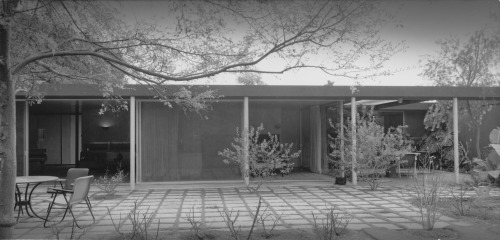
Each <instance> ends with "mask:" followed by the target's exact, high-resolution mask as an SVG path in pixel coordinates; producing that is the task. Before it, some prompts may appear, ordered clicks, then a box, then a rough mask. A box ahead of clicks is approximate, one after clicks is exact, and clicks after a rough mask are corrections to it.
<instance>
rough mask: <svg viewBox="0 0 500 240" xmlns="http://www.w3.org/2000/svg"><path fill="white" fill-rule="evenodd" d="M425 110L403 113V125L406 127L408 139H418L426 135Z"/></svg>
mask: <svg viewBox="0 0 500 240" xmlns="http://www.w3.org/2000/svg"><path fill="white" fill-rule="evenodd" d="M426 113H427V111H426V110H415V111H405V112H404V114H405V117H404V118H405V125H407V126H408V128H407V131H408V133H409V134H410V137H417V138H420V137H422V136H424V135H425V134H426V131H425V126H424V118H425V115H426Z"/></svg>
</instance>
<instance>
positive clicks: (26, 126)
mask: <svg viewBox="0 0 500 240" xmlns="http://www.w3.org/2000/svg"><path fill="white" fill-rule="evenodd" d="M178 88H180V86H172V89H173V91H175V89H178ZM206 88H207V87H206V86H193V87H191V88H190V90H192V91H198V90H199V91H202V90H206ZM209 88H210V89H212V90H216V91H217V94H219V95H222V96H223V97H222V98H219V99H218V100H217V101H214V102H213V103H212V104H211V110H210V111H207V112H203V113H193V112H189V111H184V110H182V109H181V108H179V107H178V106H176V105H173V107H172V108H171V107H168V106H165V104H163V103H161V102H159V101H158V100H156V99H155V98H153V93H152V92H151V91H150V90H149V89H147V87H145V86H142V85H127V86H126V87H125V88H124V89H121V90H119V91H117V92H116V94H118V95H120V96H121V97H122V98H123V99H124V100H127V101H128V111H126V110H125V111H120V112H115V113H113V112H106V113H104V114H102V115H100V114H99V109H100V108H101V104H102V102H103V97H102V93H101V92H100V91H99V90H98V89H97V87H96V86H92V85H58V86H56V87H51V86H49V87H47V95H46V97H45V99H44V101H43V102H42V103H41V104H31V105H30V104H29V103H28V102H27V101H26V98H25V96H24V95H18V96H17V103H16V104H17V105H16V107H17V166H18V171H17V173H18V175H37V174H44V173H43V172H44V171H45V175H46V173H47V172H50V169H51V168H57V167H58V166H80V167H88V168H90V169H93V170H95V171H99V170H101V171H103V170H104V169H106V168H116V167H117V166H121V167H122V168H123V169H126V170H127V171H129V173H130V184H131V186H132V187H133V186H135V184H136V183H145V182H163V181H189V180H203V181H205V180H231V179H240V178H241V177H240V176H239V173H238V171H235V169H234V168H232V167H231V166H229V165H226V164H224V163H223V161H222V157H220V156H219V155H218V152H219V151H222V150H223V149H225V148H228V147H230V143H231V141H232V140H233V138H234V137H235V136H236V129H237V128H239V129H242V128H243V127H245V126H258V125H260V124H261V123H262V124H263V125H264V128H265V131H266V132H271V133H272V134H276V135H277V136H278V137H279V139H280V141H281V142H286V143H294V148H295V149H296V150H298V149H300V150H301V151H302V154H301V156H300V157H299V158H297V159H293V161H294V163H295V167H296V168H303V169H307V170H309V171H312V172H319V173H321V172H325V171H326V170H327V168H328V157H327V154H328V134H332V133H333V132H334V131H333V130H332V129H331V127H330V125H329V120H331V121H332V122H333V123H338V122H340V121H346V120H347V121H348V118H347V117H350V116H346V117H342V116H343V111H344V110H343V109H353V110H355V109H356V108H355V106H356V105H359V104H368V105H375V109H376V111H378V112H379V114H380V116H382V122H383V124H384V126H385V127H389V126H398V125H408V132H409V134H410V135H411V136H412V137H421V136H422V135H423V134H424V133H425V129H424V126H423V119H424V116H425V114H426V111H427V109H428V107H429V106H430V104H431V103H429V102H426V101H429V100H443V99H444V100H453V99H455V100H457V101H460V100H466V99H470V100H477V99H487V100H498V99H500V88H499V87H492V88H464V87H402V86H362V87H357V90H356V91H352V89H351V88H350V87H349V86H240V85H239V86H226V85H213V86H210V87H209ZM499 120H500V108H494V109H493V110H492V111H491V112H490V113H488V115H487V116H486V117H485V119H484V124H483V130H482V132H483V134H482V136H484V142H483V140H482V142H481V145H482V146H485V145H487V143H488V142H487V134H488V133H489V131H490V130H491V129H492V128H493V127H496V126H498V121H499ZM461 137H464V136H461ZM466 137H467V138H473V137H470V136H466Z"/></svg>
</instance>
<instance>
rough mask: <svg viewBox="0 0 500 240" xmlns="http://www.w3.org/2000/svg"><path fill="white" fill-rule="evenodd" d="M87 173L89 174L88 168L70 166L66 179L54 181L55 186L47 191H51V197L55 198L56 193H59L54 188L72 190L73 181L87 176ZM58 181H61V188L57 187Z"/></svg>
mask: <svg viewBox="0 0 500 240" xmlns="http://www.w3.org/2000/svg"><path fill="white" fill-rule="evenodd" d="M87 175H89V169H88V168H70V169H68V172H67V173H66V179H64V178H59V179H57V181H56V182H55V183H54V187H51V188H50V187H49V188H47V193H50V194H51V195H50V197H51V198H53V197H54V195H56V194H57V191H56V190H54V189H65V190H72V189H73V183H74V182H75V179H77V178H79V177H85V176H87ZM57 182H59V184H60V185H61V187H60V188H57V187H56V184H57ZM63 183H64V184H63Z"/></svg>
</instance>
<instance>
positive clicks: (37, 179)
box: [16, 176, 59, 221]
mask: <svg viewBox="0 0 500 240" xmlns="http://www.w3.org/2000/svg"><path fill="white" fill-rule="evenodd" d="M57 179H59V178H58V177H54V176H22V177H16V207H18V210H17V221H19V215H20V214H21V212H22V211H23V206H24V209H25V210H26V213H27V214H28V216H30V217H33V216H35V217H37V218H40V219H42V220H44V218H42V217H40V216H38V214H36V213H35V211H33V207H32V206H31V196H32V195H33V191H35V188H36V187H38V185H40V184H42V183H44V182H53V181H56V180H57ZM20 184H26V188H25V190H24V199H22V198H21V195H22V192H21V190H20V189H19V185H20ZM30 184H34V185H32V186H33V187H32V188H31V191H29V187H30ZM28 191H29V195H28ZM30 211H31V213H32V214H33V216H32V215H31V214H30Z"/></svg>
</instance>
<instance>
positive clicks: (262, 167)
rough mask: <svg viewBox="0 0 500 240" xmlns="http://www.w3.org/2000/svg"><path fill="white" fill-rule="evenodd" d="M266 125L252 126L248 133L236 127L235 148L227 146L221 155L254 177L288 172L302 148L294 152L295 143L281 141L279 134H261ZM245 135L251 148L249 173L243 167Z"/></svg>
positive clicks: (227, 162) (233, 144)
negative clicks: (240, 131)
mask: <svg viewBox="0 0 500 240" xmlns="http://www.w3.org/2000/svg"><path fill="white" fill-rule="evenodd" d="M263 131H264V126H263V125H262V124H261V125H260V126H259V127H258V128H254V127H250V129H249V131H248V133H246V134H245V133H241V134H240V133H239V131H238V129H236V135H237V137H235V138H234V140H233V142H232V143H231V147H232V148H233V149H229V148H226V149H224V150H223V151H222V152H219V155H220V156H222V157H224V160H223V161H224V163H226V164H235V165H237V166H239V167H240V168H241V170H242V173H243V174H248V176H252V177H257V176H260V177H267V176H271V175H277V174H281V175H284V174H288V173H290V172H291V171H292V169H293V162H291V161H290V159H292V158H297V157H299V156H300V150H299V151H297V152H294V153H292V148H293V143H290V144H287V143H280V141H279V139H278V136H277V135H273V134H271V133H268V134H267V135H265V134H261V133H262V132H263ZM245 135H247V137H248V141H249V149H248V159H249V171H250V172H249V173H245V172H244V169H243V165H244V162H243V154H244V140H245Z"/></svg>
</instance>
